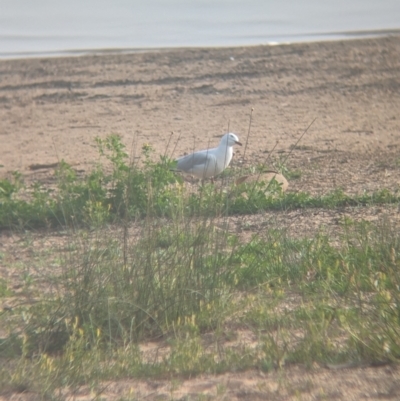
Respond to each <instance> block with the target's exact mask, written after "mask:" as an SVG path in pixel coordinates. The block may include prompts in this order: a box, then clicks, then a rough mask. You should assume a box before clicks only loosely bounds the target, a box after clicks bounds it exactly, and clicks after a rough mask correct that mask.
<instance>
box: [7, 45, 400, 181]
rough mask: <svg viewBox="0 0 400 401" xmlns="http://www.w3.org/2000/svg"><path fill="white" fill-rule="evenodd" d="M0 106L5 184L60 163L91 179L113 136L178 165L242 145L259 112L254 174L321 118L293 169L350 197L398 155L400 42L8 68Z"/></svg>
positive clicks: (251, 155) (46, 172) (38, 62)
mask: <svg viewBox="0 0 400 401" xmlns="http://www.w3.org/2000/svg"><path fill="white" fill-rule="evenodd" d="M0 103H1V108H0V118H1V125H0V138H1V151H0V164H2V165H3V167H2V168H1V169H0V174H1V176H6V175H8V174H9V173H10V172H12V171H15V170H18V171H20V172H21V173H23V174H24V175H25V176H26V177H28V178H29V177H31V178H33V179H46V178H48V177H49V176H51V175H52V174H53V169H52V168H51V166H53V164H54V163H57V161H59V160H60V159H64V160H65V161H66V162H68V163H71V164H72V165H74V166H75V167H76V168H77V169H80V170H86V169H87V168H88V167H89V166H90V165H92V164H93V163H94V162H95V161H96V160H97V158H98V154H97V150H96V146H95V142H94V138H95V137H97V136H99V137H105V136H106V135H108V134H111V133H117V134H119V135H121V137H122V139H123V142H124V143H125V144H126V145H127V147H128V149H129V150H130V151H132V152H133V153H136V154H138V152H140V148H141V146H142V145H143V144H144V143H149V144H151V145H152V146H153V148H154V149H155V155H156V156H157V155H158V154H164V153H165V151H166V150H167V152H168V154H169V155H170V156H171V157H174V156H178V155H180V154H183V153H185V152H189V151H190V150H192V149H193V148H196V149H197V148H206V147H208V146H213V145H214V144H216V143H217V142H218V139H219V137H220V136H221V135H222V134H223V133H224V132H226V131H227V130H228V127H229V130H230V131H232V132H235V133H237V134H238V135H239V137H240V138H241V139H242V141H243V140H246V137H247V133H248V126H249V115H250V112H251V109H252V108H253V109H254V111H253V118H252V125H251V130H250V136H249V139H248V149H247V154H246V159H247V162H248V163H250V164H256V163H260V162H263V161H264V160H265V157H266V155H268V153H269V152H270V151H271V150H272V149H273V148H274V146H276V148H275V151H274V155H279V154H282V153H285V152H288V151H289V150H290V148H291V146H293V145H294V144H295V143H296V141H297V139H298V138H299V136H300V134H301V133H302V132H303V131H304V129H305V128H306V127H307V126H308V125H309V124H310V123H311V121H312V120H313V119H315V118H316V121H315V123H314V124H313V125H312V127H311V128H310V130H309V131H308V132H307V134H306V135H305V136H304V138H303V139H302V140H301V142H300V143H299V146H298V147H297V149H296V150H295V151H294V152H293V153H292V154H291V156H290V158H289V163H290V165H291V166H292V167H296V168H301V169H310V167H311V166H310V160H311V159H312V160H313V161H314V166H313V168H311V171H314V173H312V172H310V174H311V175H307V174H306V175H305V176H304V177H303V179H304V180H311V181H312V180H313V179H321V175H323V174H324V172H323V171H322V170H324V169H326V168H329V169H330V170H331V171H329V172H327V173H329V175H330V177H331V179H330V180H329V181H330V182H333V181H335V182H336V184H340V185H344V186H345V187H346V186H347V187H349V188H350V186H349V181H353V185H352V188H353V187H354V185H356V186H357V185H358V184H357V183H358V181H360V180H361V181H362V178H360V176H359V175H363V174H364V172H365V168H366V166H365V163H368V162H369V161H371V160H372V159H374V158H376V157H378V156H379V158H382V159H383V160H388V159H390V158H393V157H397V154H398V146H399V145H400V118H399V115H398V112H399V110H400V40H399V37H387V38H376V39H363V40H349V41H339V42H320V43H308V44H294V45H281V46H276V47H274V46H257V47H246V48H222V49H179V50H162V51H157V52H148V53H147V52H145V53H137V54H126V55H124V54H112V55H111V54H110V55H99V56H83V57H64V58H43V59H24V60H7V61H4V60H3V61H0ZM171 132H173V133H174V134H173V136H172V140H171V144H170V147H169V149H167V142H168V140H169V138H170V135H171ZM178 139H179V141H178ZM277 142H278V144H277V145H276V143H277ZM174 148H175V151H174V154H172V151H173V149H174ZM240 152H243V149H242V150H240V149H239V150H238V151H237V153H236V158H240ZM236 160H238V159H236ZM321 160H323V163H319V164H320V165H319V164H318V161H321ZM340 160H341V161H342V162H340ZM328 161H329V162H328ZM343 161H346V162H343ZM337 163H339V165H340V166H341V167H340V168H339V169H340V170H341V171H338V172H337V174H336V173H335V171H336V170H335V169H337V168H338V165H337ZM358 164H359V165H358ZM333 165H334V167H335V168H333V169H332V168H331V167H332V166H333ZM40 166H43V168H38V167H40ZM46 166H49V167H48V168H46ZM315 167H318V168H315ZM32 169H33V170H32ZM321 169H322V170H321ZM343 169H344V170H345V171H346V170H347V171H348V172H349V175H346V174H345V175H346V177H345V179H342V178H343ZM315 170H319V171H318V172H317V171H315ZM332 170H335V171H332ZM367 173H368V177H370V174H373V172H371V171H369V172H367ZM315 174H317V175H318V177H317V176H315ZM353 175H354V177H353ZM368 177H364V178H365V180H366V181H374V180H373V179H372V180H371V179H367V178H368ZM386 178H387V177H386ZM391 178H392V179H393V176H391ZM397 178H398V177H396V179H397ZM332 180H333V181H332ZM365 180H364V181H365ZM311 181H310V182H311ZM394 183H395V181H393V182H391V181H390V182H388V184H391V185H392V184H394ZM303 184H306V183H304V182H303ZM324 187H325V185H324Z"/></svg>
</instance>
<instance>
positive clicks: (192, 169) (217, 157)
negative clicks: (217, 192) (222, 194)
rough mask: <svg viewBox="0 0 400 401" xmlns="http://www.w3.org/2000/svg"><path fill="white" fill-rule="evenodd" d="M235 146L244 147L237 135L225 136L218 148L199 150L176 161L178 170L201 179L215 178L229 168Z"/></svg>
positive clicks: (229, 134)
mask: <svg viewBox="0 0 400 401" xmlns="http://www.w3.org/2000/svg"><path fill="white" fill-rule="evenodd" d="M233 145H240V146H242V144H241V143H240V142H239V138H238V137H237V136H236V135H235V134H232V133H228V134H225V135H224V136H223V137H222V138H221V141H220V143H219V145H218V147H217V148H213V149H207V150H199V151H198V152H194V153H191V154H190V155H186V156H182V157H179V158H178V159H176V162H177V165H176V170H177V171H182V172H184V173H187V174H191V175H193V176H195V177H197V178H201V179H205V178H210V177H215V176H216V175H218V174H221V173H222V172H223V171H224V170H225V169H226V168H227V167H228V166H229V163H230V162H231V160H232V156H233V149H232V147H233Z"/></svg>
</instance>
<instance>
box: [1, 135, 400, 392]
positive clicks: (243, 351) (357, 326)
mask: <svg viewBox="0 0 400 401" xmlns="http://www.w3.org/2000/svg"><path fill="white" fill-rule="evenodd" d="M98 143H99V150H100V152H101V153H102V154H104V155H105V156H106V157H107V159H108V161H109V162H110V164H109V166H101V165H99V166H97V167H96V168H95V169H94V170H93V171H92V172H91V173H90V174H89V175H88V176H87V177H84V178H79V177H78V176H77V175H76V174H75V172H74V171H73V170H72V169H71V168H70V167H69V166H67V165H65V164H61V166H60V169H59V170H58V173H57V180H58V181H57V187H56V188H55V189H54V191H50V190H48V189H47V190H45V189H44V188H42V187H40V186H36V187H34V188H33V189H32V193H31V194H28V196H30V198H28V199H19V200H18V199H16V197H15V195H16V194H18V192H19V190H20V189H22V188H23V184H22V182H21V179H20V177H19V176H18V175H15V176H14V181H3V183H2V188H3V195H2V207H3V206H4V207H5V209H6V210H8V213H9V215H8V216H7V215H6V214H4V213H5V212H4V210H3V209H2V210H3V211H2V214H1V216H2V217H1V218H2V219H3V220H1V221H2V224H3V226H4V225H12V226H13V225H14V226H15V225H20V226H23V227H26V226H29V225H33V224H37V225H45V224H49V225H55V224H60V223H62V224H63V225H65V226H67V227H68V233H69V235H68V241H67V242H68V243H67V244H64V245H63V247H62V250H60V251H58V252H59V253H58V256H57V258H58V266H59V268H57V269H54V270H52V271H50V270H48V271H49V273H48V274H46V276H45V277H43V276H42V277H41V280H40V281H39V280H37V281H35V280H34V279H33V281H32V282H31V283H30V285H29V286H27V288H26V292H27V294H28V296H30V299H32V302H29V303H26V304H20V305H17V306H15V307H14V308H11V309H6V310H4V311H3V312H2V314H1V315H0V324H1V327H2V328H3V332H6V333H7V335H5V336H4V338H2V339H0V360H1V362H2V363H1V364H0V366H1V367H0V388H5V389H8V390H12V391H25V390H30V391H36V392H37V393H38V394H40V395H41V396H42V397H53V398H54V397H58V398H60V399H62V398H63V394H65V389H66V388H69V389H76V388H78V387H79V386H80V385H82V384H88V385H90V387H91V388H92V389H93V391H94V392H95V393H96V394H98V393H101V391H102V389H103V384H102V383H104V381H105V380H110V379H118V378H126V377H150V376H157V377H160V376H165V375H167V376H169V377H172V376H174V375H192V374H197V373H202V372H211V373H218V372H224V371H229V370H235V371H238V370H244V369H247V368H251V367H252V368H254V367H256V368H258V369H261V370H270V369H276V368H284V366H285V365H286V364H289V363H301V364H306V365H308V366H312V365H313V364H314V363H319V364H322V365H327V366H330V365H332V364H333V365H335V364H338V363H345V364H360V363H362V364H365V363H382V362H383V363H393V362H398V360H399V358H400V340H399V338H400V336H399V333H400V296H399V294H400V292H399V290H400V256H399V255H400V237H399V234H398V229H397V227H394V226H392V225H391V224H390V222H389V221H388V220H385V221H382V222H380V223H379V224H372V223H367V222H353V221H350V220H346V221H344V223H343V225H342V226H341V230H340V236H339V237H338V238H336V239H335V241H332V239H331V238H329V237H328V236H327V235H325V234H323V233H322V232H321V233H316V234H315V235H314V236H311V237H299V238H293V237H289V236H288V235H287V234H286V233H285V232H284V231H283V230H281V229H280V228H279V227H270V229H269V230H268V231H267V232H265V233H263V234H262V235H257V233H255V235H254V236H253V237H252V238H251V239H249V240H246V241H244V240H243V239H242V237H240V236H239V235H237V234H235V233H234V232H233V230H231V227H230V219H229V214H231V213H245V212H255V211H256V210H260V209H262V206H264V207H278V205H280V207H289V205H290V206H291V207H295V206H296V207H307V206H316V205H317V204H318V203H316V202H317V200H316V199H314V198H311V197H308V198H307V195H304V194H299V195H298V198H295V196H294V195H293V197H292V195H289V196H286V197H285V196H283V195H282V194H281V193H280V192H279V191H277V192H273V193H272V194H271V190H269V191H266V187H265V185H264V184H256V185H254V184H252V185H250V186H243V187H238V188H229V187H222V186H221V187H218V186H217V187H215V186H212V185H207V184H206V185H203V186H201V187H199V189H198V190H195V191H193V190H192V191H187V192H186V191H185V189H184V187H183V185H182V182H181V181H180V179H179V178H177V177H176V176H175V175H174V174H173V173H172V172H170V171H169V168H168V167H169V163H170V162H169V161H168V160H166V159H162V160H161V161H160V162H157V163H155V162H153V161H152V160H151V157H150V149H149V148H148V147H146V148H144V149H143V157H144V158H143V164H141V165H133V166H132V165H129V163H128V162H127V159H128V156H127V154H126V152H125V149H124V147H123V146H122V145H121V143H120V142H119V139H118V138H117V137H110V138H108V139H107V140H105V141H99V142H98ZM278 189H279V188H278ZM296 199H297V200H296ZM349 199H350V198H348V197H346V196H345V195H344V194H343V193H341V192H340V191H336V192H334V193H333V194H332V195H331V196H330V197H328V196H327V197H325V198H320V199H319V202H320V203H319V204H318V205H319V206H320V207H334V206H335V205H338V204H342V203H344V204H346V202H349ZM351 199H353V200H354V201H357V202H358V204H363V203H365V204H367V203H368V202H371V201H372V202H394V201H396V199H397V198H396V195H394V194H391V193H390V192H388V191H385V190H383V191H381V192H380V193H379V194H374V195H373V196H369V197H367V196H366V195H364V197H363V196H360V197H358V198H357V199H356V198H351ZM35 202H36V203H35ZM296 202H299V203H298V204H296ZM38 205H40V207H39V206H38ZM257 207H258V208H259V209H257ZM7 208H8V209H7ZM30 208H33V209H30ZM28 212H32V213H33V212H35V213H36V214H33V215H32V216H30V220H29V219H28V215H29V213H28ZM7 219H8V220H7ZM35 219H36V220H35ZM111 221H116V222H119V223H120V224H116V225H112V226H107V225H106V224H105V223H108V222H111ZM87 227H88V228H89V229H87ZM53 252H55V251H53ZM27 263H29V262H27ZM43 263H48V260H47V259H45V260H44V261H43ZM13 295H14V294H13V291H12V290H11V289H10V287H9V286H8V282H7V281H6V280H2V281H1V282H0V297H2V298H4V299H6V298H7V299H9V298H11V297H13ZM243 330H245V331H249V332H251V333H253V334H254V335H255V338H256V340H255V341H254V343H246V342H243V341H242V340H241V339H240V335H239V333H240V332H241V331H243ZM206 338H211V341H210V340H208V341H207V340H206ZM149 341H150V342H152V343H157V344H159V348H160V350H158V348H157V347H156V350H155V351H153V352H150V353H146V352H144V351H143V347H142V345H141V344H143V343H144V342H149ZM71 391H72V390H71Z"/></svg>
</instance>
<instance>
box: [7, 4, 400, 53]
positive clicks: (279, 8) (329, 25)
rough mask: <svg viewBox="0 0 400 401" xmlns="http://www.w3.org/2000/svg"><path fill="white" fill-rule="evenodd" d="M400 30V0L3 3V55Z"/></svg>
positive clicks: (235, 42)
mask: <svg viewBox="0 0 400 401" xmlns="http://www.w3.org/2000/svg"><path fill="white" fill-rule="evenodd" d="M392 31H393V32H397V33H399V32H400V0H333V1H332V0H68V1H65V0H0V57H1V58H9V57H30V56H39V55H40V56H43V55H55V54H64V53H65V54H69V53H73V54H79V53H86V52H88V51H105V50H115V51H116V50H118V49H119V50H133V49H148V48H165V47H182V46H190V47H196V46H239V45H255V44H268V43H284V42H301V41H313V40H329V39H336V38H345V37H350V36H351V37H353V36H362V35H372V34H377V33H378V34H379V33H380V34H382V33H391V32H392Z"/></svg>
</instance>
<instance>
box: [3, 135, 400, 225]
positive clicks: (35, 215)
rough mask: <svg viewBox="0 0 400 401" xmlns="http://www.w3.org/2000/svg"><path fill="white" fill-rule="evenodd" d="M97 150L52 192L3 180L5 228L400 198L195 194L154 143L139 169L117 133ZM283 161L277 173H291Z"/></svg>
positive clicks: (256, 190)
mask: <svg viewBox="0 0 400 401" xmlns="http://www.w3.org/2000/svg"><path fill="white" fill-rule="evenodd" d="M97 145H98V149H99V153H100V156H102V158H103V162H102V163H99V164H98V165H97V166H96V167H95V168H93V169H92V171H90V172H89V173H88V174H86V175H84V176H83V177H80V176H78V175H77V173H76V172H75V171H74V170H73V169H72V167H71V166H70V165H68V164H67V163H65V162H63V161H62V162H61V163H60V166H59V168H58V169H57V170H56V177H55V178H56V180H55V183H54V185H53V186H52V187H51V188H46V187H44V186H43V185H42V184H41V183H40V182H35V183H33V184H31V185H30V187H28V188H27V187H26V185H25V183H24V182H23V179H22V177H21V174H19V173H18V172H15V173H14V174H13V177H12V179H2V180H0V229H4V228H8V229H36V228H40V227H66V226H71V225H72V226H74V227H83V226H86V227H92V226H101V225H103V224H105V223H118V222H122V221H124V220H126V219H135V218H138V217H139V218H143V217H145V216H159V217H168V218H173V217H174V216H175V214H176V213H183V214H184V215H185V216H187V217H192V216H200V215H203V216H221V215H224V216H228V215H237V214H253V213H259V212H260V211H263V210H292V209H298V208H336V207H343V206H365V205H369V204H382V203H385V204H389V203H398V202H399V199H400V198H399V194H398V193H396V192H392V191H389V190H387V189H383V190H379V191H376V192H373V193H364V194H359V195H353V196H350V195H346V194H345V193H344V192H343V191H341V190H340V189H337V190H334V191H333V192H331V193H328V194H326V195H322V196H312V195H310V194H308V193H306V192H296V193H287V194H284V193H282V192H281V191H280V187H279V185H277V184H276V182H275V183H272V184H269V183H264V182H258V183H244V184H242V185H240V186H238V187H234V186H233V185H228V186H226V188H227V189H222V188H221V187H217V189H216V187H215V186H214V185H212V184H210V183H209V184H205V185H203V186H201V187H199V190H198V191H197V192H190V191H187V190H186V189H185V186H184V185H183V182H182V179H181V178H180V176H179V175H177V174H175V173H174V172H172V171H171V167H173V165H174V163H173V161H171V160H168V159H167V158H165V157H161V158H160V160H159V161H158V162H154V161H153V160H152V158H151V152H152V151H151V147H150V146H149V145H146V146H144V147H143V149H142V161H141V163H140V165H139V164H132V163H130V162H129V157H128V154H127V152H126V149H125V147H124V145H123V144H122V143H121V141H120V139H119V137H118V136H117V135H111V136H109V137H108V138H106V139H105V140H100V139H97ZM281 164H282V163H281ZM281 164H280V170H284V171H285V172H286V173H287V174H286V175H290V174H289V170H287V169H285V168H284V166H282V165H281ZM236 174H238V175H240V171H235V170H232V171H230V172H229V174H225V175H224V176H225V178H226V179H229V178H232V177H234V176H235V175H236ZM293 174H294V175H296V176H297V175H298V173H293ZM229 176H231V177H229ZM232 182H233V180H232ZM218 188H219V189H218ZM183 205H184V207H183Z"/></svg>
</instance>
